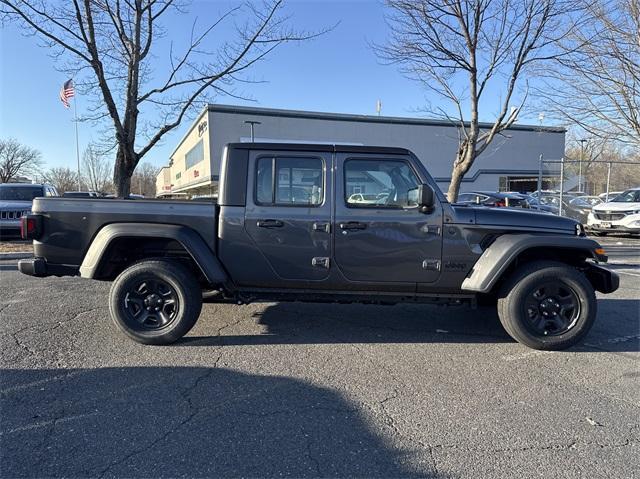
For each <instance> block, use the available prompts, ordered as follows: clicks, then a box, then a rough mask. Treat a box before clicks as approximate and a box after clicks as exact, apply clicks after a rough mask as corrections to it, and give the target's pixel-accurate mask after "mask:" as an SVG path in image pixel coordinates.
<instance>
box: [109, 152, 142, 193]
mask: <svg viewBox="0 0 640 479" xmlns="http://www.w3.org/2000/svg"><path fill="white" fill-rule="evenodd" d="M136 156H137V155H136V153H135V151H133V149H130V150H128V149H127V148H125V147H123V146H122V145H120V146H118V152H117V153H116V162H115V165H114V167H113V184H114V186H115V188H116V196H117V197H118V198H126V197H128V196H129V194H130V193H131V176H132V175H133V170H134V169H135V167H136V164H137V161H136V160H137V158H136Z"/></svg>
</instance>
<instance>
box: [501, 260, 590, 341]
mask: <svg viewBox="0 0 640 479" xmlns="http://www.w3.org/2000/svg"><path fill="white" fill-rule="evenodd" d="M597 307H598V306H597V302H596V295H595V291H594V289H593V286H592V285H591V283H590V282H589V280H588V279H587V278H586V277H585V275H584V274H582V273H581V272H580V271H578V270H577V269H575V268H573V267H571V266H569V265H566V264H564V263H559V262H555V261H535V262H531V263H527V264H525V265H524V266H523V267H521V268H520V269H519V270H518V271H516V272H515V273H513V274H512V275H511V276H510V277H509V278H507V280H506V281H505V283H504V284H503V286H502V288H501V290H500V293H499V295H498V317H499V318H500V322H501V323H502V326H503V327H504V329H505V330H506V331H507V333H509V335H510V336H511V337H512V338H513V339H515V340H516V341H518V342H519V343H522V344H524V345H526V346H528V347H530V348H533V349H540V350H548V351H557V350H562V349H566V348H569V347H571V346H573V345H575V344H577V343H578V342H580V341H581V340H582V339H583V338H584V337H585V336H586V335H587V333H588V332H589V330H590V329H591V327H592V326H593V323H594V321H595V319H596V313H597Z"/></svg>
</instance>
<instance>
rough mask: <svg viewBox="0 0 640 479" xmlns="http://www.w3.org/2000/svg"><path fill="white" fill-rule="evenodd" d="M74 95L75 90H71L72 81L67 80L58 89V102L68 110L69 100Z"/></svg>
mask: <svg viewBox="0 0 640 479" xmlns="http://www.w3.org/2000/svg"><path fill="white" fill-rule="evenodd" d="M75 94H76V93H75V90H74V89H73V80H71V79H69V80H67V81H66V82H64V85H62V88H60V101H61V102H62V104H63V105H64V107H65V108H69V99H71V98H73V97H74V95H75Z"/></svg>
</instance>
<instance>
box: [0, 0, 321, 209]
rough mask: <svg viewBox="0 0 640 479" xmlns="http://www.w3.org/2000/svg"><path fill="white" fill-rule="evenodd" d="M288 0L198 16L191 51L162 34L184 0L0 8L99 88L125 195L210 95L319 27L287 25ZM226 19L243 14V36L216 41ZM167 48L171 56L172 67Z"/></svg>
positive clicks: (238, 26) (2, 3)
mask: <svg viewBox="0 0 640 479" xmlns="http://www.w3.org/2000/svg"><path fill="white" fill-rule="evenodd" d="M282 6H283V0H267V1H266V2H265V3H264V4H263V7H261V8H259V7H256V6H254V5H252V4H242V5H240V6H238V7H234V8H231V9H230V10H228V11H227V12H226V13H223V14H222V15H221V16H220V17H218V18H217V19H216V20H214V21H213V22H211V23H209V24H208V25H206V26H205V27H204V28H198V26H197V24H196V23H195V22H194V24H193V28H192V29H191V32H190V38H188V39H187V46H186V48H184V49H183V50H182V51H176V50H177V49H174V46H173V42H167V41H165V42H162V41H160V39H162V38H163V36H164V33H165V29H164V27H163V24H162V21H163V20H164V17H166V16H168V15H171V14H180V13H184V6H183V5H182V4H181V3H178V1H177V0H122V1H118V0H116V1H113V0H68V1H62V2H60V1H55V2H52V1H48V0H0V13H2V14H3V15H4V18H5V19H6V20H10V21H16V22H18V23H20V24H21V25H22V26H23V27H24V28H25V29H26V31H29V32H32V33H35V34H37V35H38V36H39V37H40V38H41V39H42V40H43V41H44V42H45V43H46V44H47V45H48V46H50V47H52V48H53V49H54V50H55V55H57V57H58V59H59V60H66V63H64V64H63V66H61V68H62V69H63V70H64V71H67V72H69V74H71V75H75V76H76V77H78V76H79V77H81V78H82V80H83V81H82V82H79V87H80V88H81V89H83V90H84V91H86V92H89V93H91V94H94V95H97V97H98V98H99V102H98V103H97V104H96V105H95V107H94V109H93V115H92V118H93V119H94V120H100V119H102V118H105V117H107V118H110V120H111V123H112V127H111V128H110V133H111V138H114V139H115V140H114V144H113V146H114V147H115V149H116V154H115V165H114V184H115V187H116V194H117V195H118V196H120V197H124V196H127V195H128V194H129V191H130V185H131V175H132V174H133V171H134V169H135V168H136V165H137V164H138V162H139V161H140V159H141V158H143V157H144V156H145V155H146V154H147V153H148V152H149V151H150V150H151V149H152V148H153V147H154V146H155V145H156V144H158V142H159V141H160V140H161V139H162V138H163V137H164V135H166V134H167V133H168V132H170V131H172V130H173V129H175V128H176V127H177V126H178V125H180V123H181V122H182V120H183V119H184V118H185V117H186V116H188V115H189V114H191V113H193V110H194V108H197V103H199V102H201V101H203V100H205V99H206V95H207V94H215V93H224V94H233V92H232V91H230V90H229V88H230V86H231V85H232V83H234V82H236V81H241V80H242V78H241V76H242V74H243V73H245V72H246V70H247V69H249V68H250V67H251V66H253V65H254V64H255V63H256V62H258V61H260V60H262V59H264V58H265V57H266V56H267V55H268V54H269V53H271V52H272V51H273V50H274V49H275V48H277V47H278V46H279V45H281V44H283V43H285V42H289V41H301V40H304V39H308V38H311V37H314V36H316V35H317V34H300V33H296V32H294V31H292V30H290V29H287V28H286V27H285V24H286V20H287V17H286V16H284V17H283V16H282V11H281V10H282ZM224 22H235V23H234V24H232V25H231V31H235V36H234V37H233V38H227V39H225V38H217V39H216V38H215V37H214V33H217V32H218V31H219V28H216V27H219V26H220V25H222V24H223V23H224ZM234 25H235V29H234V28H233V26H234ZM214 43H215V44H216V45H217V48H214V47H212V44H214ZM160 54H164V55H168V58H167V62H166V64H167V67H166V68H165V69H164V70H165V72H164V74H162V63H160V62H158V61H157V56H159V55H160ZM142 112H144V114H143V113H142Z"/></svg>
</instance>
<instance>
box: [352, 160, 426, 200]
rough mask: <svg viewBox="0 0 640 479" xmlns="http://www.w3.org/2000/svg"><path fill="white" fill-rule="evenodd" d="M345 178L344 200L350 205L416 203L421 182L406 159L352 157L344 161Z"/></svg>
mask: <svg viewBox="0 0 640 479" xmlns="http://www.w3.org/2000/svg"><path fill="white" fill-rule="evenodd" d="M344 177H345V185H344V186H345V188H344V193H345V198H344V200H345V203H346V204H347V206H348V207H351V208H404V207H408V206H416V200H417V187H418V185H419V184H420V182H419V181H418V178H417V177H416V175H415V173H414V172H413V170H412V169H411V167H410V166H409V165H408V164H407V163H406V162H404V161H397V160H348V161H346V162H345V164H344Z"/></svg>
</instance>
